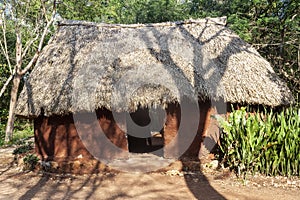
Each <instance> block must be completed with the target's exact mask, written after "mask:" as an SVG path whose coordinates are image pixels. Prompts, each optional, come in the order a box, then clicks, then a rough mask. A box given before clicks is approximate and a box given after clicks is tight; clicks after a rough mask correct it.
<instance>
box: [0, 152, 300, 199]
mask: <svg viewBox="0 0 300 200" xmlns="http://www.w3.org/2000/svg"><path fill="white" fill-rule="evenodd" d="M12 151H13V149H12V148H8V149H0V199H122V200H123V199H285V200H294V199H300V198H299V197H300V180H299V178H294V179H291V178H290V179H287V178H285V177H264V176H259V175H257V176H254V177H250V178H249V180H248V181H247V182H246V183H245V182H243V181H241V180H238V179H237V178H236V177H235V175H234V174H232V173H230V172H229V171H228V170H219V171H217V170H212V169H210V168H204V170H203V171H202V172H180V171H177V170H169V171H166V172H157V173H133V172H132V173H125V172H122V173H112V172H103V173H100V174H93V175H71V174H49V173H41V172H23V171H22V170H21V169H20V167H18V166H17V165H16V164H15V163H14V162H13V160H14V158H13V156H12V154H11V153H12Z"/></svg>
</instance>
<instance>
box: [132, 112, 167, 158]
mask: <svg viewBox="0 0 300 200" xmlns="http://www.w3.org/2000/svg"><path fill="white" fill-rule="evenodd" d="M164 115H165V111H164V110H162V109H160V108H159V109H148V108H139V109H138V110H136V111H135V112H133V113H130V114H129V115H128V116H127V117H126V124H127V137H128V138H127V139H128V149H129V152H131V153H152V154H155V155H158V156H163V144H164V142H163V125H164Z"/></svg>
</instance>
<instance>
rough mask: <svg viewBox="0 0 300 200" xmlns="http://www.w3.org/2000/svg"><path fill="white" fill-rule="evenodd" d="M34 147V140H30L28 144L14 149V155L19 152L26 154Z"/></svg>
mask: <svg viewBox="0 0 300 200" xmlns="http://www.w3.org/2000/svg"><path fill="white" fill-rule="evenodd" d="M32 149H33V142H29V143H27V144H24V145H22V146H20V147H18V148H16V149H15V150H14V151H13V154H14V155H17V154H24V153H27V152H29V151H30V150H32Z"/></svg>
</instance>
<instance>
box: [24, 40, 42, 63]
mask: <svg viewBox="0 0 300 200" xmlns="http://www.w3.org/2000/svg"><path fill="white" fill-rule="evenodd" d="M39 36H40V35H39V34H37V35H36V37H35V38H33V39H31V40H29V41H27V42H26V44H25V48H24V50H23V53H22V59H23V58H24V57H25V56H26V54H27V51H28V50H29V48H30V47H31V45H32V44H33V43H34V42H35V41H36V40H37V39H38V38H39Z"/></svg>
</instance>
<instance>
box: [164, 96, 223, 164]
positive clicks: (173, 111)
mask: <svg viewBox="0 0 300 200" xmlns="http://www.w3.org/2000/svg"><path fill="white" fill-rule="evenodd" d="M198 106H199V110H200V115H199V121H198V122H197V121H195V120H196V119H195V117H194V116H193V115H187V116H184V117H185V118H186V119H185V120H187V121H188V122H189V123H198V129H197V133H192V134H194V135H195V137H194V140H193V142H192V143H191V145H190V146H189V148H188V149H187V150H186V151H185V153H184V154H183V156H182V158H190V159H198V158H203V157H206V156H207V155H208V154H209V153H210V151H211V150H212V149H213V148H214V147H215V145H216V144H217V143H218V142H219V131H220V130H219V127H218V122H217V120H216V119H214V118H213V115H215V114H219V113H218V111H217V108H216V107H215V106H212V105H211V102H210V101H199V102H198ZM166 111H167V119H166V124H165V128H164V138H165V141H164V143H165V145H168V144H169V143H170V142H171V141H172V140H173V139H174V138H175V136H176V134H177V133H178V128H179V126H180V123H181V122H180V119H181V111H180V105H179V104H170V105H168V108H167V109H166ZM222 112H223V111H222ZM184 131H185V130H184ZM187 131H188V130H187ZM187 131H185V132H183V135H184V134H190V133H188V132H187ZM183 138H184V136H183ZM174 151H176V147H174V148H170V149H168V151H165V156H166V157H169V158H172V157H176V155H174V153H173V152H174Z"/></svg>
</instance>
